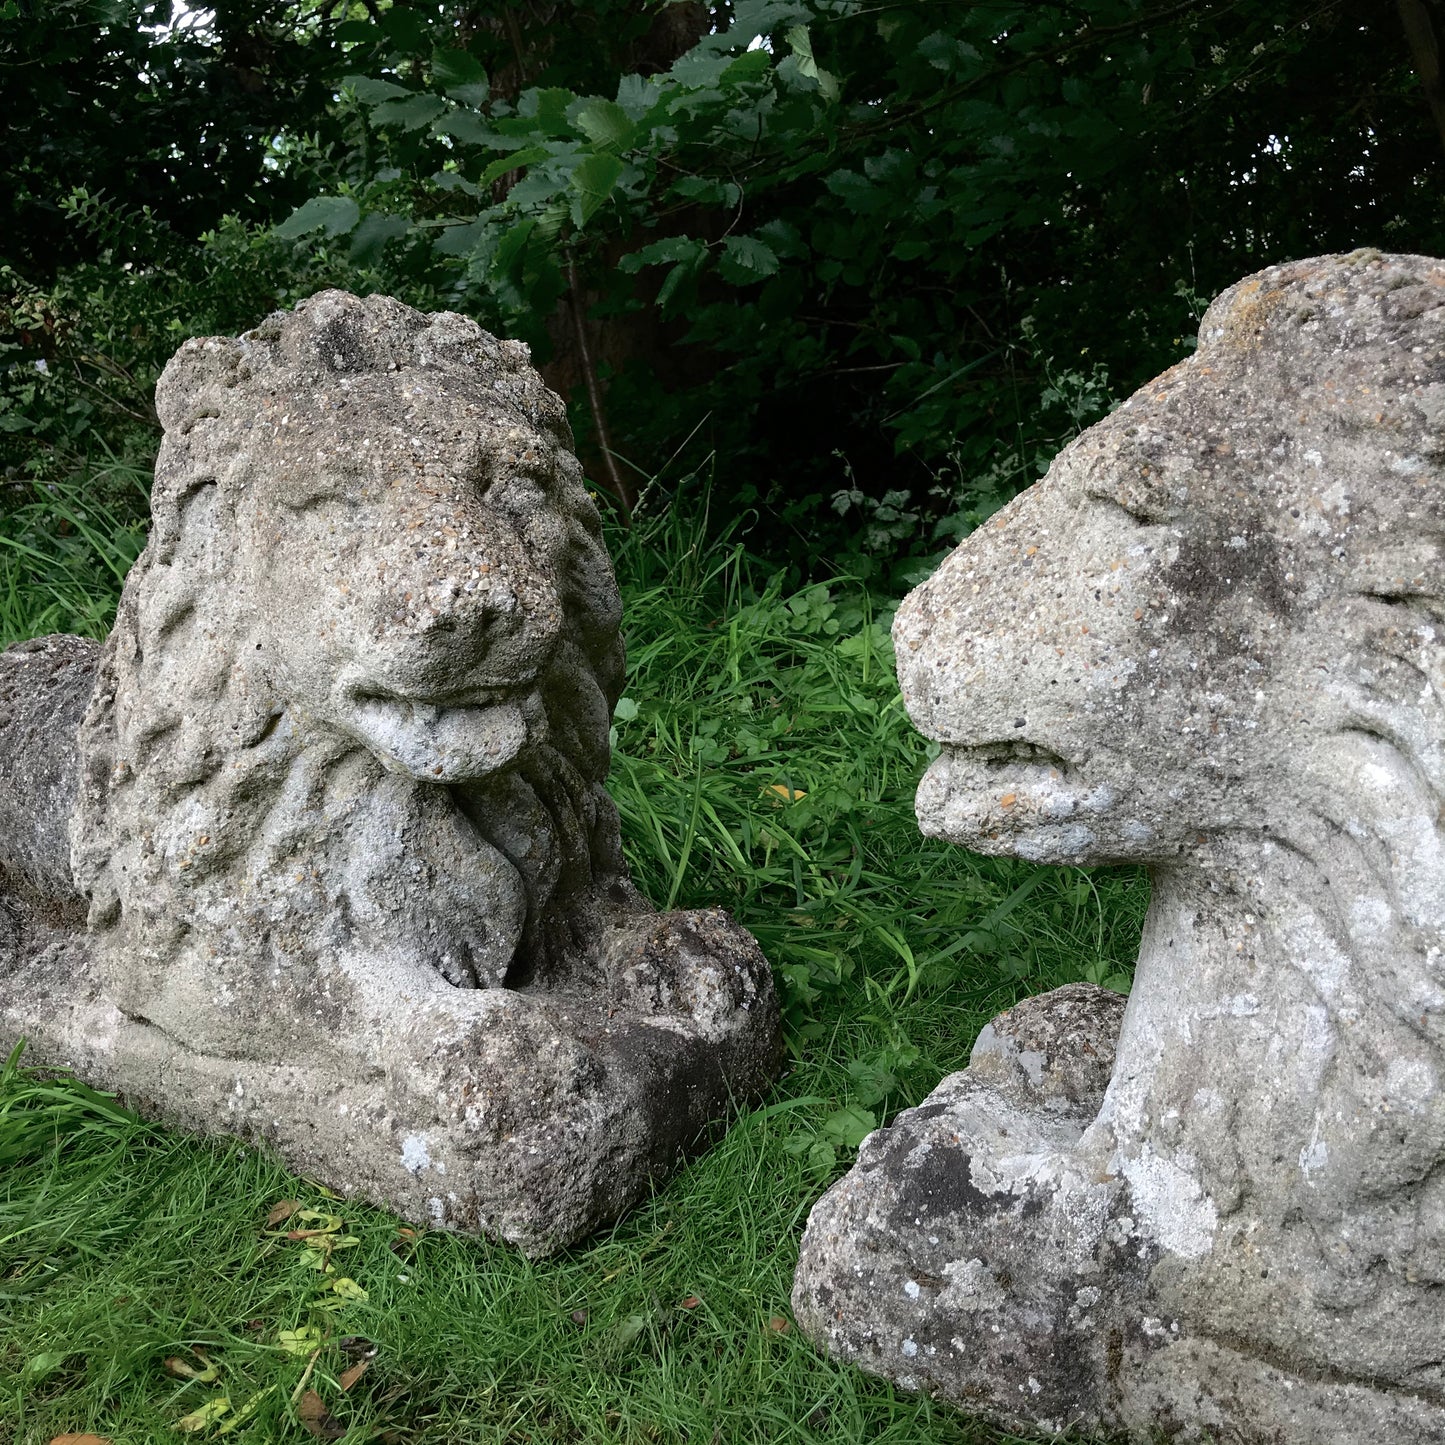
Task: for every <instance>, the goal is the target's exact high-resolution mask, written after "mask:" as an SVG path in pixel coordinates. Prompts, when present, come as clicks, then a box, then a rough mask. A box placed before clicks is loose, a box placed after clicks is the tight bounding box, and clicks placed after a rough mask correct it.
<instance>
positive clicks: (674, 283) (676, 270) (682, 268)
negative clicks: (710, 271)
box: [657, 261, 699, 310]
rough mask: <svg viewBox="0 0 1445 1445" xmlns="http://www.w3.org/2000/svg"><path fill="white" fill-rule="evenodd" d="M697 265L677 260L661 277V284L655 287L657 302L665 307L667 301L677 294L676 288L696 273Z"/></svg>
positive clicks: (664, 308)
mask: <svg viewBox="0 0 1445 1445" xmlns="http://www.w3.org/2000/svg"><path fill="white" fill-rule="evenodd" d="M698 269H699V268H698V267H697V266H695V265H694V264H692V263H691V262H688V261H679V262H678V264H677V265H676V266H674V267H673V268H672V270H671V271H669V272H668V273H667V275H666V276H664V277H663V278H662V285H661V286H659V287H658V288H657V304H658V305H659V306H660V307H662V308H663V310H666V309H667V303H668V302H669V301H671V300H672V298H673V297H674V296H675V295H676V294H677V288H678V287H679V286H681V285H682V284H683V282H684V281H687V280H688V279H690V278H691V277H692V276H694V275H696V274H697V271H698Z"/></svg>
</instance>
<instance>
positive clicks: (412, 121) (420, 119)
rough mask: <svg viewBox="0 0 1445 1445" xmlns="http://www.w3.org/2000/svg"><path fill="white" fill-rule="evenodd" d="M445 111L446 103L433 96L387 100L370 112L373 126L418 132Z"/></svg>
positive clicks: (414, 96)
mask: <svg viewBox="0 0 1445 1445" xmlns="http://www.w3.org/2000/svg"><path fill="white" fill-rule="evenodd" d="M444 110H446V102H445V101H443V100H442V99H441V98H440V97H438V96H435V95H413V96H410V97H408V98H407V99H406V100H388V101H385V102H384V103H383V104H381V105H379V106H377V107H376V109H375V110H373V111H372V112H371V119H372V122H373V123H374V124H375V125H399V126H400V127H401V128H402V129H403V130H420V129H421V128H422V126H424V125H428V124H430V123H431V122H432V121H434V120H435V119H436V118H437V116H439V115H441V113H442V112H443V111H444Z"/></svg>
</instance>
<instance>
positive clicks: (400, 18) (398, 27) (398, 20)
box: [381, 5, 427, 54]
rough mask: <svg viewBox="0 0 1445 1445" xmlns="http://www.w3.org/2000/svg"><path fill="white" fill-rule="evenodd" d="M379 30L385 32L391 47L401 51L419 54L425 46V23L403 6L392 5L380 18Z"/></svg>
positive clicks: (413, 11) (412, 11) (415, 13)
mask: <svg viewBox="0 0 1445 1445" xmlns="http://www.w3.org/2000/svg"><path fill="white" fill-rule="evenodd" d="M381 28H382V29H383V30H385V31H386V33H387V36H388V37H389V38H390V40H391V42H392V44H393V45H396V46H397V47H399V48H400V49H402V50H410V51H412V52H413V53H414V54H415V53H419V52H420V51H421V50H423V49H424V48H425V46H426V37H427V28H426V21H425V20H423V19H422V17H421V16H420V15H418V14H417V12H416V11H415V10H408V9H407V8H406V7H405V6H403V5H393V6H392V7H391V9H390V10H388V11H387V12H386V14H385V15H383V16H382V17H381Z"/></svg>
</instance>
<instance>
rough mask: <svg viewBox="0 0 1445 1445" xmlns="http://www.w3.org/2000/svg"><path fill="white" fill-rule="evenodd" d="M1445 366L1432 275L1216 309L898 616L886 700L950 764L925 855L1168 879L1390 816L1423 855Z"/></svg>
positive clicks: (1442, 766)
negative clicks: (896, 696) (1108, 867)
mask: <svg viewBox="0 0 1445 1445" xmlns="http://www.w3.org/2000/svg"><path fill="white" fill-rule="evenodd" d="M1392 335H1394V336H1398V337H1399V338H1400V340H1399V344H1398V345H1397V346H1394V347H1393V348H1392V347H1389V346H1384V345H1382V342H1381V338H1382V337H1386V336H1392ZM1442 348H1445V268H1442V266H1441V264H1440V263H1439V262H1433V261H1428V260H1424V259H1420V258H1411V257H1402V258H1390V259H1377V258H1374V257H1373V253H1365V254H1363V255H1361V256H1359V257H1355V258H1350V259H1347V260H1343V261H1328V262H1319V261H1309V262H1300V263H1297V264H1295V265H1292V266H1282V267H1278V268H1275V269H1274V270H1271V271H1268V272H1265V273H1263V274H1262V275H1260V276H1257V277H1253V278H1250V279H1248V280H1246V281H1243V282H1241V283H1239V284H1238V285H1236V286H1234V287H1232V288H1231V289H1230V290H1228V291H1226V292H1224V293H1223V295H1221V296H1220V297H1219V298H1218V300H1216V301H1215V303H1214V304H1213V306H1211V307H1210V309H1209V312H1208V314H1207V315H1206V317H1205V318H1204V322H1203V325H1202V328H1201V332H1200V344H1199V348H1198V350H1197V351H1196V352H1195V353H1194V354H1193V355H1192V356H1191V357H1189V358H1188V359H1187V360H1185V361H1183V362H1181V363H1179V364H1178V365H1177V366H1175V367H1174V368H1173V369H1172V370H1170V371H1167V372H1165V373H1164V375H1162V376H1161V377H1159V378H1158V379H1157V380H1155V381H1154V382H1151V383H1150V384H1149V385H1148V386H1146V387H1144V388H1143V389H1142V390H1141V391H1139V392H1137V393H1136V394H1135V395H1134V396H1133V397H1131V398H1130V399H1129V400H1128V401H1126V402H1125V403H1124V404H1123V405H1122V406H1121V407H1119V409H1118V410H1117V411H1115V412H1114V413H1113V415H1112V416H1110V417H1108V418H1107V419H1106V420H1105V421H1103V422H1101V423H1099V424H1098V425H1097V426H1095V427H1092V428H1091V429H1090V430H1089V431H1087V432H1085V433H1084V434H1083V435H1082V436H1080V437H1079V438H1078V439H1077V440H1076V441H1075V442H1073V443H1072V444H1071V445H1070V446H1069V447H1068V448H1066V449H1065V451H1064V452H1063V453H1062V454H1061V455H1060V456H1059V457H1058V458H1057V459H1056V460H1055V462H1054V464H1053V465H1052V466H1051V467H1050V469H1049V471H1048V474H1047V475H1046V476H1045V477H1044V478H1043V480H1042V481H1040V482H1039V483H1037V484H1036V485H1035V486H1034V487H1032V488H1030V489H1029V490H1028V491H1027V492H1025V493H1024V494H1023V495H1021V496H1020V497H1018V498H1017V499H1016V500H1015V501H1014V502H1012V503H1011V504H1010V505H1009V506H1007V507H1006V508H1004V510H1003V511H1002V512H1001V513H999V515H998V516H997V517H996V518H994V519H993V520H992V521H991V522H990V523H989V524H987V525H986V526H985V527H983V528H981V529H980V530H979V531H978V532H977V533H975V534H974V536H973V537H971V538H969V539H968V540H967V541H966V542H965V543H964V544H963V545H962V546H961V547H960V548H959V549H958V550H957V551H956V552H955V553H954V554H953V555H952V556H951V557H949V558H948V560H947V561H946V562H945V563H944V564H943V566H942V567H941V568H939V570H938V572H937V573H936V574H935V575H934V576H933V577H932V578H931V579H930V580H929V581H928V582H926V583H925V584H924V585H923V586H921V587H919V588H918V589H917V590H916V591H914V592H913V593H912V594H911V595H910V596H909V598H908V599H907V600H906V602H905V603H904V605H903V607H902V608H901V609H900V611H899V613H898V617H897V623H896V627H895V641H896V645H897V653H898V667H899V676H900V680H901V682H902V686H903V691H904V696H905V699H906V701H907V704H908V708H909V711H910V713H911V715H912V717H913V719H914V721H915V723H916V724H917V726H918V727H919V729H920V730H921V731H922V732H923V733H925V734H926V735H927V736H929V737H930V738H933V739H935V740H936V741H937V742H938V743H939V744H940V745H941V748H942V751H941V754H940V756H939V758H938V759H937V761H936V762H935V763H934V764H933V766H932V768H931V769H930V771H929V773H928V774H927V776H926V777H925V779H924V781H923V783H922V785H921V787H920V790H919V797H918V811H919V818H920V821H921V823H922V826H923V828H924V830H925V831H927V832H930V833H933V834H936V835H939V836H943V837H947V838H950V839H953V840H954V841H957V842H960V843H964V844H966V845H967V846H969V847H971V848H975V849H978V850H980V851H984V852H1009V853H1018V854H1020V855H1022V856H1024V857H1027V858H1032V859H1036V860H1040V861H1048V862H1056V863H1100V862H1121V861H1131V860H1137V861H1145V862H1163V861H1167V860H1168V859H1170V858H1172V857H1174V856H1176V855H1177V854H1178V853H1179V852H1180V850H1181V849H1183V848H1185V847H1186V846H1187V845H1189V844H1190V843H1191V841H1192V840H1194V839H1196V838H1198V837H1199V836H1200V835H1201V834H1205V835H1220V834H1226V833H1230V832H1238V831H1241V830H1244V831H1251V832H1262V833H1268V834H1274V835H1277V836H1282V837H1296V836H1297V835H1298V834H1299V832H1300V828H1301V820H1302V819H1304V818H1307V817H1308V818H1315V819H1328V818H1334V817H1337V816H1342V815H1343V813H1344V812H1348V811H1349V809H1351V808H1353V809H1354V810H1355V812H1356V814H1357V815H1358V817H1364V816H1366V815H1368V816H1369V817H1371V818H1373V819H1374V820H1375V823H1376V824H1377V825H1379V826H1384V824H1385V821H1386V820H1387V819H1388V818H1389V817H1390V816H1391V815H1397V814H1398V813H1399V812H1400V806H1401V800H1402V798H1404V797H1409V798H1412V799H1414V800H1415V803H1414V804H1412V808H1413V809H1414V811H1416V812H1417V814H1418V816H1420V817H1422V818H1428V819H1429V829H1430V830H1435V831H1431V832H1430V838H1429V841H1428V850H1429V851H1430V852H1431V855H1432V856H1433V857H1436V858H1438V857H1439V856H1440V842H1439V837H1438V825H1437V823H1436V821H1435V819H1436V814H1437V813H1438V811H1439V803H1440V800H1441V798H1442V794H1445V754H1442V738H1445V701H1442V699H1445V689H1442V687H1441V683H1442V680H1445V638H1442V636H1441V633H1440V624H1441V622H1442V620H1445V568H1442V553H1441V542H1442V535H1445V517H1442V511H1441V497H1440V472H1439V461H1440V456H1441V452H1442V449H1445V369H1442V360H1441V358H1442ZM1382 770H1383V771H1382ZM1372 791H1373V792H1377V793H1378V796H1367V795H1372ZM1346 799H1348V806H1346V805H1345V800H1346ZM1416 805H1418V806H1416ZM1361 809H1363V812H1361ZM1424 843H1425V840H1423V839H1422V846H1423V845H1424ZM1396 861H1397V862H1398V861H1402V860H1401V859H1399V858H1397V860H1396Z"/></svg>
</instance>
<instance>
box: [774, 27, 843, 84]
mask: <svg viewBox="0 0 1445 1445" xmlns="http://www.w3.org/2000/svg"><path fill="white" fill-rule="evenodd" d="M786 39H787V42H788V47H789V49H791V50H792V52H793V59H794V60H795V61H796V62H797V66H798V74H799V75H805V76H807V77H808V79H809V80H815V81H817V83H818V89H819V91H820V92H821V93H822V94H823V95H824V96H825V97H826V98H827V99H828V100H837V99H838V91H839V87H838V78H837V76H835V75H830V74H829V73H828V72H827V71H826V70H820V69H819V68H818V62H817V61H816V60H814V59H813V40H812V37H811V36H810V35H809V34H808V27H807V26H806V25H794V26H793V28H792V29H791V30H789V31H788V33H787V36H786Z"/></svg>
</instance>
